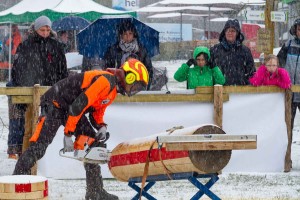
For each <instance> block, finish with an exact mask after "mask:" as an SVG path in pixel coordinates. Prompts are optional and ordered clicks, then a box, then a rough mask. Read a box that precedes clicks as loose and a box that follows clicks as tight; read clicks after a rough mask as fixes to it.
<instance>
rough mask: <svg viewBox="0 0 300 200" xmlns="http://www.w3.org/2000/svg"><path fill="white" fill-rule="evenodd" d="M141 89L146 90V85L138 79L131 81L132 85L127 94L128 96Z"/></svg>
mask: <svg viewBox="0 0 300 200" xmlns="http://www.w3.org/2000/svg"><path fill="white" fill-rule="evenodd" d="M143 90H146V86H145V84H144V83H142V82H140V81H136V82H135V83H133V85H132V86H131V88H130V90H129V93H127V95H128V96H129V97H130V96H133V95H135V94H136V93H138V92H140V91H143Z"/></svg>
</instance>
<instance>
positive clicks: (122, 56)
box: [103, 20, 153, 90]
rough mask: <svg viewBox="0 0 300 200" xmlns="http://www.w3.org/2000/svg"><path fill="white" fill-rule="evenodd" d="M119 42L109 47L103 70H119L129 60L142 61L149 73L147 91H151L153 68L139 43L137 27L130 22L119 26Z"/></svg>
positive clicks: (127, 21)
mask: <svg viewBox="0 0 300 200" xmlns="http://www.w3.org/2000/svg"><path fill="white" fill-rule="evenodd" d="M117 37H118V39H117V42H116V43H115V44H114V45H112V46H111V47H109V48H108V49H107V51H106V53H105V55H104V66H103V68H104V69H106V68H111V67H115V68H118V67H119V66H122V64H123V63H124V62H126V60H127V59H128V58H135V59H138V60H140V61H141V62H142V63H144V65H145V66H146V68H147V70H148V72H149V78H150V80H149V84H148V86H147V90H149V89H150V86H151V81H152V78H153V66H152V62H151V59H150V57H149V56H148V54H147V51H146V49H145V48H144V46H143V45H142V44H141V43H140V41H139V36H138V33H137V30H136V27H135V26H134V24H133V23H132V22H131V21H130V20H125V21H123V22H122V23H121V24H120V25H119V29H118V36H117Z"/></svg>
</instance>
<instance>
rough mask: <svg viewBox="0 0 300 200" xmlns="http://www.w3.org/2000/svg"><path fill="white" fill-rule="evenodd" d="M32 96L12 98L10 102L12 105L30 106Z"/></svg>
mask: <svg viewBox="0 0 300 200" xmlns="http://www.w3.org/2000/svg"><path fill="white" fill-rule="evenodd" d="M32 99H33V98H32V96H12V97H11V102H12V103H13V104H32V102H33V100H32Z"/></svg>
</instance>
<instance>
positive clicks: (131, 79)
mask: <svg viewBox="0 0 300 200" xmlns="http://www.w3.org/2000/svg"><path fill="white" fill-rule="evenodd" d="M135 80H136V76H135V75H134V73H128V74H127V75H126V76H125V82H126V83H127V84H128V85H131V84H133V83H134V82H135Z"/></svg>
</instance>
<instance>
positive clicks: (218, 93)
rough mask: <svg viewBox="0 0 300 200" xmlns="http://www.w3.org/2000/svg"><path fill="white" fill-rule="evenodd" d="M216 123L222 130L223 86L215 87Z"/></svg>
mask: <svg viewBox="0 0 300 200" xmlns="http://www.w3.org/2000/svg"><path fill="white" fill-rule="evenodd" d="M214 122H215V124H216V125H217V126H219V127H220V128H222V125H223V86H221V85H215V86H214Z"/></svg>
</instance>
